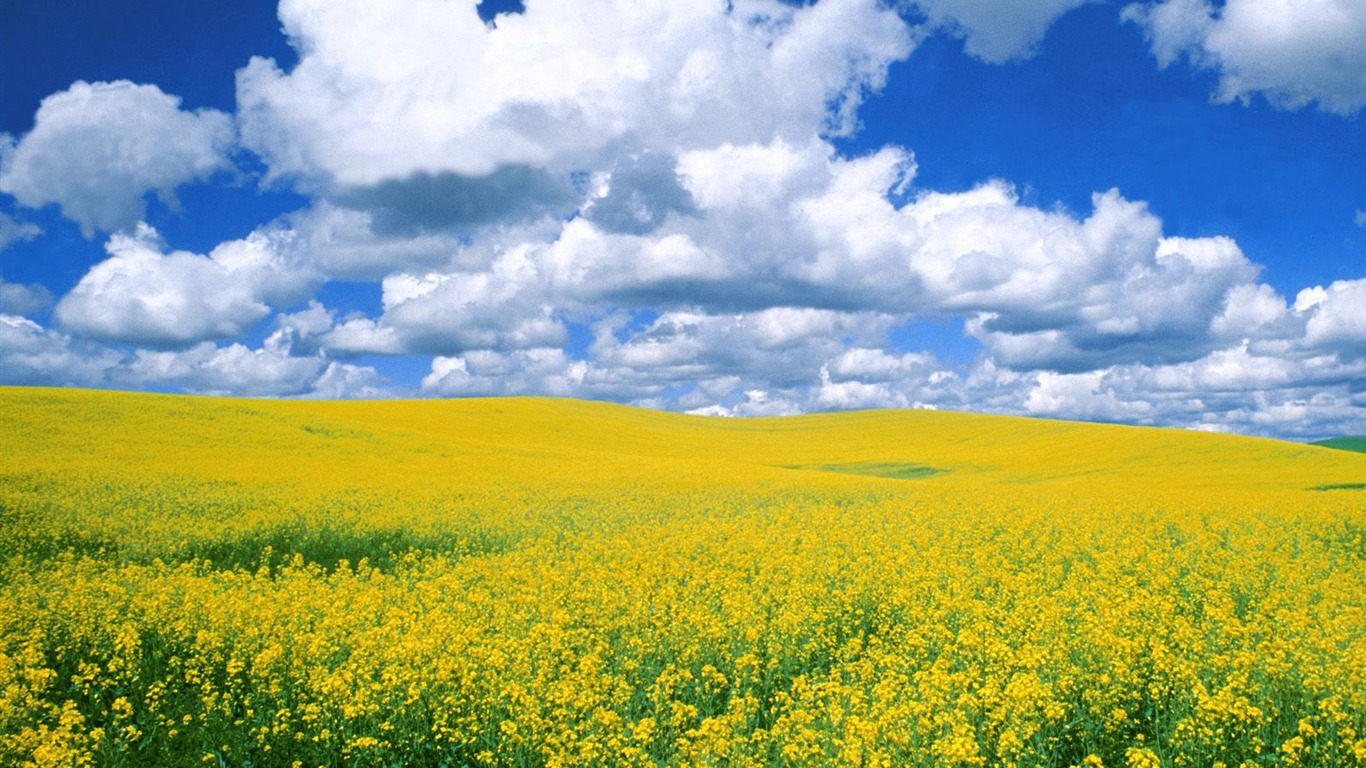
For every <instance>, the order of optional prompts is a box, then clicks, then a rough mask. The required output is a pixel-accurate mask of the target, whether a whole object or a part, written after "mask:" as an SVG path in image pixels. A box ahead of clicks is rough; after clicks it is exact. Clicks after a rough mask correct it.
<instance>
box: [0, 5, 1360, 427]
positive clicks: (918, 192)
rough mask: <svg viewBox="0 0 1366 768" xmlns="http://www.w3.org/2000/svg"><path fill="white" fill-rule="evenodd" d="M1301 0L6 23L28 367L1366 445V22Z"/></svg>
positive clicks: (303, 389) (6, 276)
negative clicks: (1349, 438)
mask: <svg viewBox="0 0 1366 768" xmlns="http://www.w3.org/2000/svg"><path fill="white" fill-rule="evenodd" d="M1282 5H1283V4H1282V3H1279V2H1276V1H1275V0H1226V2H1224V3H1220V4H1211V3H1207V2H1205V0H1160V1H1158V0H1146V2H1133V3H1113V2H1090V3H1086V2H1081V0H1047V1H1046V2H1039V1H1036V0H1030V1H1029V2H1025V1H1024V0H1020V1H1019V2H997V1H996V0H992V1H991V2H988V1H987V0H907V1H906V2H902V3H899V4H888V3H885V2H877V1H876V0H819V2H816V3H808V4H804V5H789V4H783V3H778V2H757V1H756V2H735V3H730V4H727V3H718V2H709V1H705V0H696V1H695V2H694V1H692V0H687V1H679V2H662V0H661V1H660V2H653V1H651V0H639V1H638V2H625V1H624V0H622V1H620V2H618V1H617V0H599V1H598V2H594V3H586V2H552V1H550V0H539V1H538V0H531V2H530V3H529V7H527V8H525V9H522V8H520V7H519V5H518V4H503V5H493V4H485V5H484V6H483V7H478V8H476V7H475V5H474V4H473V3H470V2H442V1H440V0H401V1H396V2H393V3H390V4H387V5H386V6H384V7H383V8H378V9H377V8H375V7H371V6H372V4H367V3H363V2H359V1H358V0H357V2H350V1H349V0H329V1H328V2H323V0H286V1H285V2H283V3H281V4H280V5H279V6H278V7H277V6H276V4H275V3H268V2H241V3H230V4H218V5H215V4H185V3H177V2H170V1H169V0H161V1H158V2H142V3H133V4H124V5H121V6H112V5H109V4H107V3H97V2H84V1H82V2H69V3H40V2H30V1H29V0H20V2H17V3H11V4H9V5H7V8H6V14H5V19H4V20H3V21H0V71H3V72H5V73H6V74H5V76H4V77H5V79H4V81H3V88H0V383H10V384H44V385H70V386H95V387H116V388H132V389H150V390H156V391H182V392H194V393H209V394H227V395H249V396H284V397H388V396H436V397H442V396H467V395H496V394H544V395H553V396H574V397H588V398H598V399H610V400H616V401H621V402H629V403H635V404H639V405H644V406H649V407H658V408H668V409H673V410H684V411H693V412H700V413H712V414H724V415H758V414H777V413H793V412H802V411H814V410H830V409H843V408H863V407H938V408H953V409H965V410H981V411H992V412H1003V413H1020V414H1027V415H1040V416H1052V417H1062V418H1081V419H1093V420H1102V421H1118V422H1126V423H1141V424H1159V425H1168V426H1182V427H1188V428H1197V429H1209V430H1219V431H1233V432H1240V433H1247V434H1264V435H1272V436H1279V437H1287V438H1294V439H1304V438H1316V437H1324V436H1331V435H1336V434H1348V433H1362V432H1366V392H1364V391H1363V390H1366V312H1363V311H1362V310H1361V309H1360V308H1361V306H1362V302H1363V301H1366V120H1363V117H1362V115H1363V111H1362V110H1363V106H1366V8H1363V7H1362V6H1360V4H1358V3H1355V2H1351V0H1318V1H1317V2H1312V3H1303V4H1300V5H1297V6H1295V7H1294V8H1292V9H1291V10H1289V11H1286V10H1285V9H1284V8H1281V6H1282ZM728 6H729V7H728ZM500 12H501V13H503V15H497V14H498V13H500ZM1286 14H1288V15H1286ZM286 30H287V31H288V36H287V35H286V34H285V31H286Z"/></svg>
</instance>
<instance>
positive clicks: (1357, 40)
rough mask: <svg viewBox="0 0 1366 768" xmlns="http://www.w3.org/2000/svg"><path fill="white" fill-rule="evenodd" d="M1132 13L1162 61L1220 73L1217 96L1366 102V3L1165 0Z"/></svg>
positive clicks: (1345, 108) (1351, 106)
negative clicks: (1182, 60)
mask: <svg viewBox="0 0 1366 768" xmlns="http://www.w3.org/2000/svg"><path fill="white" fill-rule="evenodd" d="M1124 18H1126V19H1128V20H1130V21H1133V22H1135V23H1137V24H1138V25H1139V26H1140V27H1142V28H1143V30H1144V32H1145V33H1146V34H1147V36H1148V39H1149V42H1150V44H1151V46H1152V52H1153V55H1154V56H1155V57H1156V58H1157V62H1158V65H1159V66H1162V67H1166V66H1168V65H1170V64H1171V63H1172V62H1174V61H1176V60H1178V59H1180V58H1182V57H1183V56H1184V57H1186V58H1187V59H1188V60H1189V61H1190V62H1191V64H1192V65H1194V66H1196V67H1200V68H1204V69H1210V70H1213V71H1215V72H1217V73H1218V75H1219V86H1218V88H1217V90H1216V91H1215V94H1214V97H1215V98H1216V99H1217V100H1219V101H1223V102H1229V101H1235V100H1237V101H1242V102H1247V101H1248V100H1250V99H1251V98H1252V97H1253V96H1255V95H1257V94H1260V95H1262V96H1263V97H1265V98H1266V99H1267V101H1268V102H1270V103H1271V104H1273V105H1275V106H1277V107H1281V108H1285V109H1299V108H1301V107H1304V106H1306V105H1308V104H1310V103H1314V104H1317V105H1318V107H1319V108H1320V109H1322V110H1324V111H1327V112H1334V113H1337V114H1341V115H1351V114H1354V113H1356V112H1357V111H1359V110H1360V109H1361V108H1362V107H1363V106H1366V5H1363V4H1362V3H1359V2H1356V0H1303V1H1302V2H1286V0H1227V2H1225V3H1222V4H1220V5H1216V4H1215V3H1212V2H1210V0H1161V1H1160V2H1143V3H1134V4H1132V5H1129V6H1127V7H1126V8H1125V9H1124Z"/></svg>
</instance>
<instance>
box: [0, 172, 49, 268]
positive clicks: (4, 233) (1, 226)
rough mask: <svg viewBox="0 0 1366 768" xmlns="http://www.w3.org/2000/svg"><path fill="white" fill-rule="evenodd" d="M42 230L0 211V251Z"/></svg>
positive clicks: (38, 233)
mask: <svg viewBox="0 0 1366 768" xmlns="http://www.w3.org/2000/svg"><path fill="white" fill-rule="evenodd" d="M3 167H4V161H3V159H0V168H3ZM42 233H43V230H42V228H41V227H39V226H38V225H37V224H30V223H28V222H26V221H15V220H14V219H12V218H10V217H9V216H7V215H5V214H3V213H0V251H3V250H5V249H6V248H8V247H10V246H11V245H13V244H15V243H22V242H24V241H27V240H32V239H33V238H35V237H37V236H38V235H41V234H42Z"/></svg>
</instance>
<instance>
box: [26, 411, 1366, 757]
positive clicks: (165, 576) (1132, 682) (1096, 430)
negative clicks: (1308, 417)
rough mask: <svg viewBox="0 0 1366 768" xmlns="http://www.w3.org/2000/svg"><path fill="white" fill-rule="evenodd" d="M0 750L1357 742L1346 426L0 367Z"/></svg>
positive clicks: (53, 753) (1243, 748) (1074, 752)
mask: <svg viewBox="0 0 1366 768" xmlns="http://www.w3.org/2000/svg"><path fill="white" fill-rule="evenodd" d="M0 457H3V458H0V528H2V529H3V530H0V547H3V558H4V560H3V567H2V568H0V764H3V765H30V764H36V765H40V766H57V765H61V766H69V765H102V766H104V765H107V766H133V765H166V766H188V765H214V766H239V765H240V766H246V765H250V766H255V767H258V768H259V767H261V766H300V765H304V766H319V765H321V766H331V765H341V764H353V765H386V766H387V765H416V766H442V765H444V766H462V765H480V766H484V765H487V766H597V765H625V766H657V765H718V766H722V765H724V766H760V765H763V766H769V765H790V766H808V765H809V766H817V765H842V766H978V765H981V766H988V765H989V766H1002V765H1003V766H1069V765H1086V766H1100V765H1106V766H1128V767H1130V768H1141V767H1148V766H1159V765H1161V766H1200V767H1206V766H1214V765H1220V764H1223V765H1226V766H1238V765H1254V766H1269V765H1278V766H1350V765H1362V764H1366V455H1361V454H1356V453H1351V452H1348V451H1338V450H1329V449H1326V448H1318V447H1312V446H1299V445H1294V444H1290V443H1283V442H1276V441H1268V440H1257V439H1249V438H1239V437H1227V436H1219V435H1210V434H1202V433H1194V432H1183V431H1174V430H1156V429H1142V428H1132V427H1118V426H1102V425H1092V424H1078V423H1069V422H1054V421H1038V420H1026V419H1017V418H1008V417H997V416H981V415H972V414H961V413H941V412H931V411H879V412H862V413H848V414H831V415H815V416H803V417H792V418H779V419H754V420H738V419H737V420H723V419H708V418H701V417H689V416H680V415H674V414H665V413H658V412H652V411H643V410H636V409H631V408H626V407H621V406H613V405H605V404H595V403H584V402H578V401H556V400H540V399H492V400H461V401H423V402H392V401H391V402H346V403H338V402H269V401H246V400H217V399H206V398H189V397H173V396H163V395H144V394H125V393H109V392H85V391H74V390H40V389H23V388H8V389H3V390H0Z"/></svg>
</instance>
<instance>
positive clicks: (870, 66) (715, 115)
mask: <svg viewBox="0 0 1366 768" xmlns="http://www.w3.org/2000/svg"><path fill="white" fill-rule="evenodd" d="M730 5H732V6H733V7H731V9H730V10H729V11H728V12H721V5H720V4H718V3H716V2H713V0H651V1H650V2H644V3H641V2H633V3H622V2H616V0H592V1H591V2H578V3H554V2H535V1H534V0H533V2H531V3H529V4H528V7H527V9H526V12H525V13H523V14H517V15H510V16H504V17H502V18H501V19H500V20H499V23H498V24H497V26H496V28H494V27H490V26H487V25H485V24H484V23H483V22H482V21H481V20H480V19H479V16H478V14H477V12H476V8H475V3H472V2H459V3H448V2H439V1H438V0H409V1H408V2H402V3H379V4H376V3H367V2H336V0H283V2H281V4H280V19H281V22H282V23H283V25H284V27H285V30H286V32H287V33H288V34H289V36H290V39H291V42H292V44H293V45H294V47H295V48H296V50H298V51H299V52H300V60H299V63H298V64H297V65H296V66H295V67H294V69H293V70H292V71H290V72H288V73H286V72H282V71H281V70H280V69H279V68H278V67H277V66H276V65H275V63H274V62H273V61H269V60H264V59H253V60H252V62H251V63H250V64H249V65H248V66H247V67H246V68H244V69H243V70H241V71H240V72H239V73H238V102H239V114H238V117H239V121H240V122H241V125H242V132H243V139H244V142H245V143H246V144H247V146H249V147H250V148H252V149H253V150H254V151H256V152H258V153H259V154H260V155H261V156H262V157H265V158H266V159H267V161H268V162H269V164H270V168H271V172H272V173H273V174H274V175H276V176H289V177H299V178H302V179H305V180H311V181H313V182H323V183H332V184H337V185H341V186H343V187H371V186H375V185H380V184H382V183H383V182H387V181H394V180H399V181H402V180H406V179H411V178H415V177H419V176H420V174H429V175H432V176H438V175H441V174H450V176H446V177H444V178H446V179H447V180H448V183H452V184H458V183H460V182H458V181H456V177H487V176H488V175H489V174H495V173H498V172H499V169H501V168H505V167H514V168H515V167H530V168H542V169H549V170H551V171H552V172H568V171H571V170H580V169H589V170H593V169H596V168H597V167H598V165H599V164H600V158H601V157H603V156H605V155H606V156H614V155H615V154H616V153H617V151H618V148H621V147H635V148H637V150H639V151H647V152H648V151H653V150H659V151H662V152H664V153H665V154H675V153H676V152H677V151H679V150H681V149H686V148H690V147H699V146H700V147H709V146H715V145H716V144H717V143H719V142H726V141H730V142H736V143H740V142H751V141H768V140H770V139H771V138H773V137H774V136H784V137H791V138H796V139H800V140H805V138H806V137H807V136H810V135H813V134H815V133H817V132H819V131H821V130H826V131H829V132H832V133H845V132H848V131H850V130H852V129H853V127H854V125H855V112H856V110H857V107H858V105H859V103H860V101H861V99H862V96H863V94H864V92H865V91H867V90H869V89H875V88H877V87H880V85H881V83H882V82H883V79H884V78H885V75H886V69H887V67H888V66H889V65H890V64H891V62H893V61H896V60H898V59H900V58H902V57H904V56H905V55H906V54H907V53H909V51H910V48H911V34H910V31H909V29H908V28H907V26H906V24H905V23H904V22H903V21H902V20H901V19H900V18H899V17H898V15H897V14H896V12H895V11H894V10H892V9H890V8H887V7H885V5H884V4H882V3H879V2H876V0H824V2H821V3H818V4H815V5H809V6H793V5H791V4H784V3H780V2H776V1H775V0H741V1H740V2H736V3H734V4H730ZM703 118H705V119H703Z"/></svg>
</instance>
